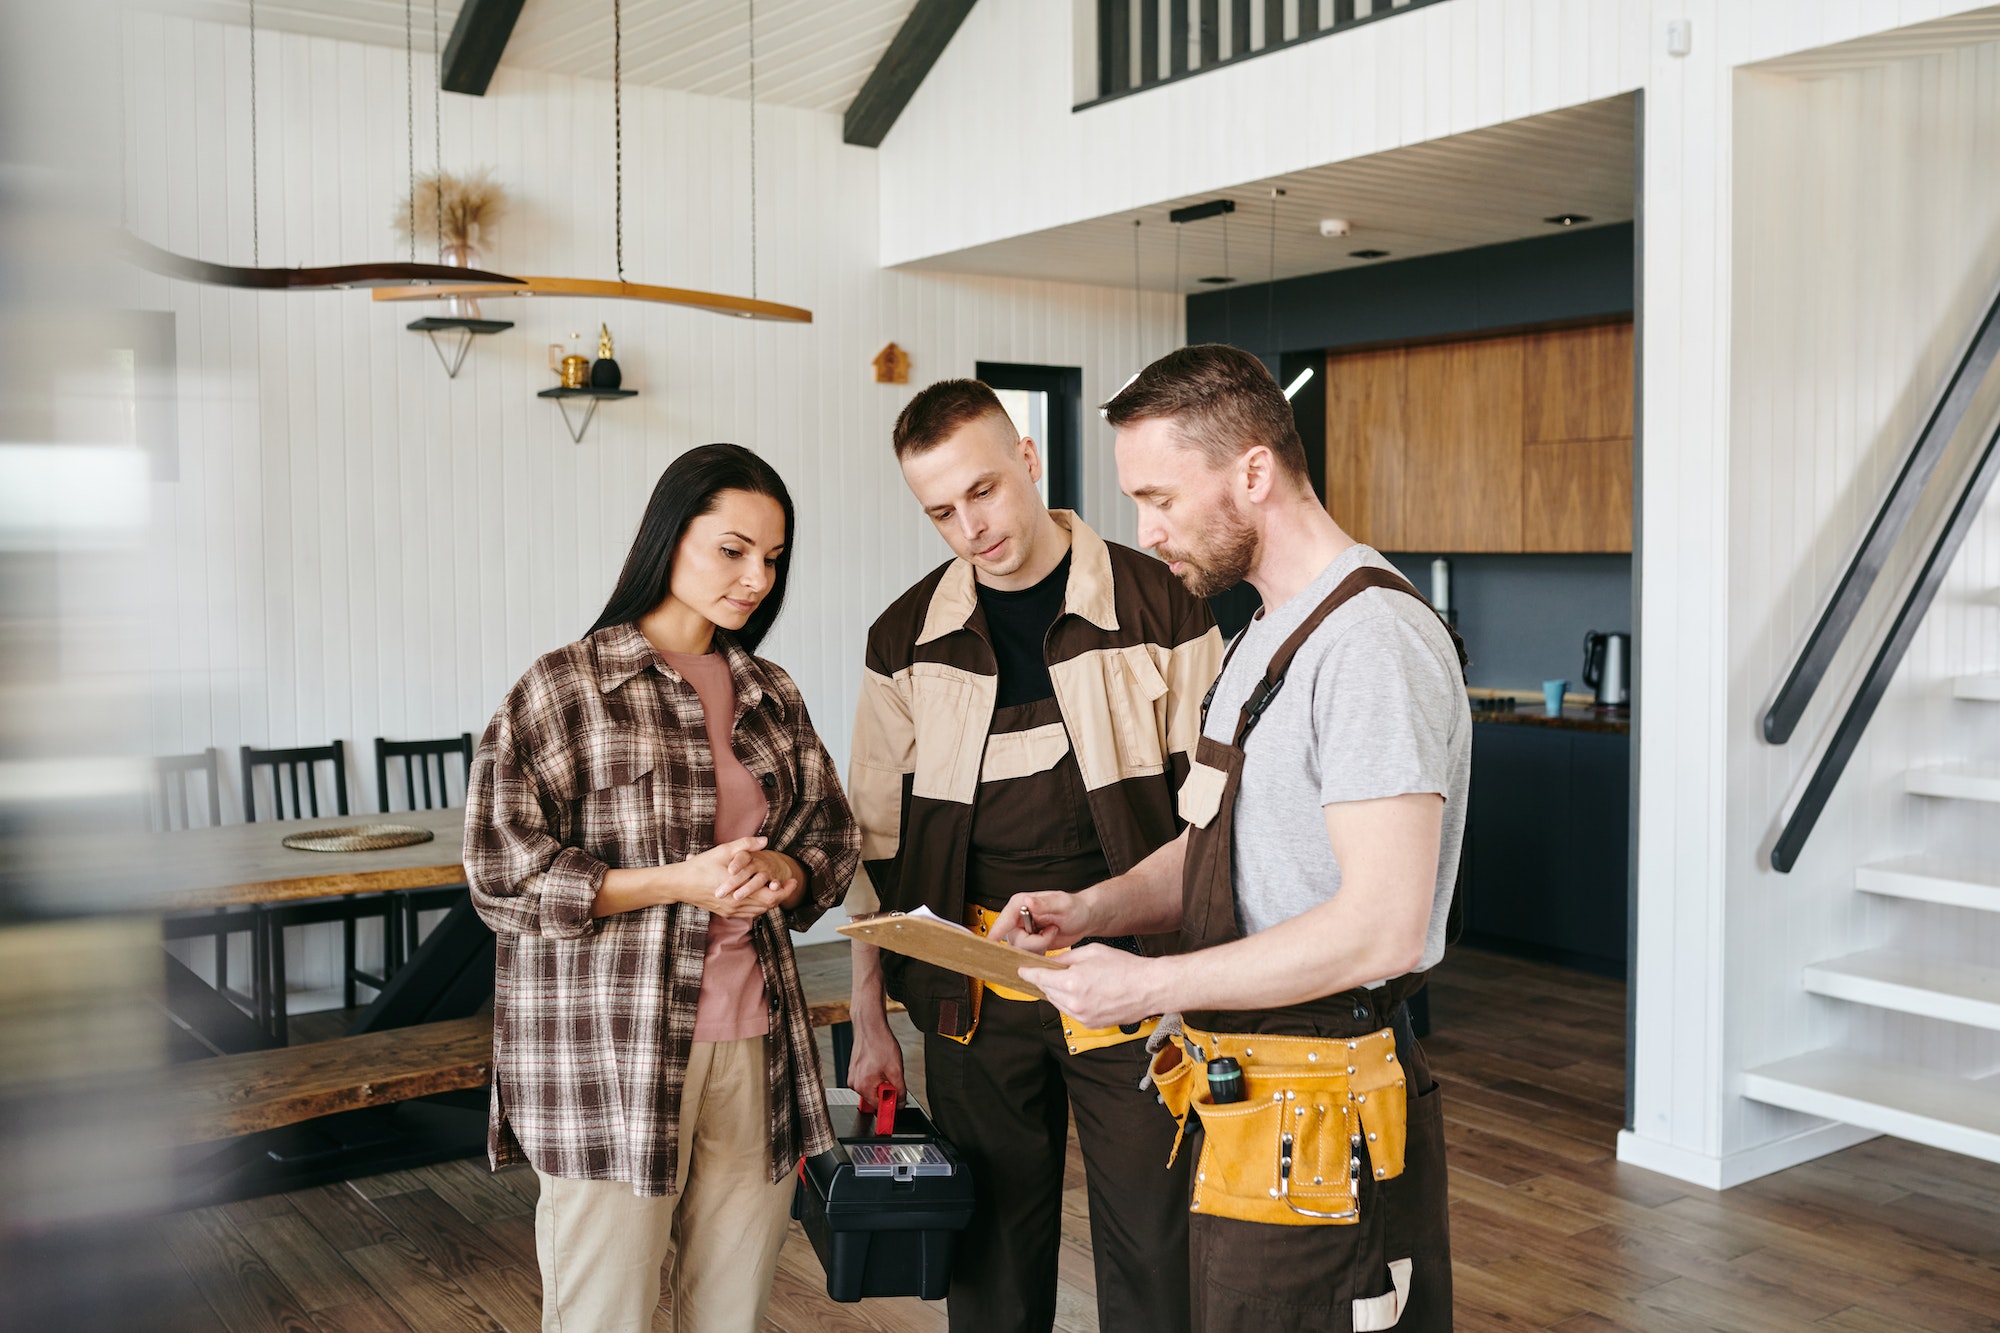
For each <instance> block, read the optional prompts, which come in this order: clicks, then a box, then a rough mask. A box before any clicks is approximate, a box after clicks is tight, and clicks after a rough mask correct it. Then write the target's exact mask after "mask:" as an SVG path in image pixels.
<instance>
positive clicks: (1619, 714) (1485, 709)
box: [1472, 698, 1632, 736]
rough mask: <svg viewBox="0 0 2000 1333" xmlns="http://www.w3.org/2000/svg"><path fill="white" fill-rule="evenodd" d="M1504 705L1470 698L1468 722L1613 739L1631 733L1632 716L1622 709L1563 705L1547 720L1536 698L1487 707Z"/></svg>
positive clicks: (1546, 715) (1501, 701) (1489, 700)
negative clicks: (1559, 712)
mask: <svg viewBox="0 0 2000 1333" xmlns="http://www.w3.org/2000/svg"><path fill="white" fill-rule="evenodd" d="M1505 702H1506V701H1505V700H1504V699H1500V700H1495V699H1481V698H1475V699H1473V701H1472V720H1473V721H1474V722H1494V723H1500V724H1503V725H1507V726H1519V727H1552V728H1559V729H1561V730H1563V731H1598V732H1605V733H1608V734H1610V735H1614V736H1629V735H1631V734H1632V714H1631V713H1630V712H1629V711H1626V710H1624V709H1617V710H1613V709H1608V708H1593V707H1592V706H1590V705H1589V704H1565V705H1563V710H1562V716H1561V717H1550V716H1549V715H1548V714H1547V712H1545V711H1544V709H1543V706H1542V701H1541V700H1540V699H1539V698H1537V699H1535V700H1533V701H1532V702H1530V701H1529V700H1527V699H1518V700H1517V701H1516V703H1515V705H1514V707H1512V708H1506V707H1497V708H1496V707H1489V706H1487V705H1491V704H1496V703H1498V704H1504V703H1505Z"/></svg>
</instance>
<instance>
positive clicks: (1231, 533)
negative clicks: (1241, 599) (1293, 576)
mask: <svg viewBox="0 0 2000 1333" xmlns="http://www.w3.org/2000/svg"><path fill="white" fill-rule="evenodd" d="M1256 555H1257V529H1256V528H1255V527H1253V526H1252V525H1251V523H1250V520H1249V519H1247V518H1245V517H1244V516H1243V511H1242V510H1241V509H1239V508H1238V507H1237V505H1236V501H1235V499H1234V497H1232V498H1231V499H1230V501H1229V505H1228V508H1226V509H1224V510H1223V511H1221V512H1220V513H1218V514H1217V515H1216V519H1215V522H1214V524H1213V525H1212V526H1211V527H1210V529H1209V530H1208V531H1207V532H1204V533H1203V534H1201V537H1200V539H1199V545H1196V546H1194V547H1193V548H1192V549H1190V550H1188V551H1186V552H1181V551H1172V550H1167V549H1165V548H1162V549H1161V551H1160V556H1161V558H1162V559H1166V560H1171V561H1175V562H1177V563H1178V564H1179V565H1180V566H1181V573H1180V579H1181V584H1182V586H1184V587H1185V588H1186V589H1187V590H1188V591H1189V592H1191V593H1193V594H1194V595H1195V596H1196V597H1213V596H1215V595H1216V594H1217V593H1219V592H1227V591H1228V590H1229V589H1231V588H1233V587H1235V586H1236V585H1237V584H1239V583H1241V582H1243V580H1244V578H1245V577H1246V576H1248V575H1249V573H1250V564H1251V562H1252V561H1253V560H1254V559H1255V558H1256Z"/></svg>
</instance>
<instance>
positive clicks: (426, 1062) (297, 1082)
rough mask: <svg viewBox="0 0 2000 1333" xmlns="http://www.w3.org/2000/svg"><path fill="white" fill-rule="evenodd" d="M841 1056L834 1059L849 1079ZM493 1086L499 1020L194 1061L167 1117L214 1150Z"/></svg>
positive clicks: (835, 1008)
mask: <svg viewBox="0 0 2000 1333" xmlns="http://www.w3.org/2000/svg"><path fill="white" fill-rule="evenodd" d="M889 1007H890V1009H891V1010H892V1011H900V1010H901V1009H902V1007H903V1006H902V1005H900V1004H897V1003H895V1002H894V1001H891V1002H890V1005H889ZM807 1012H808V1013H809V1014H810V1015H811V1017H812V1025H813V1026H814V1027H816V1028H819V1027H830V1028H834V1029H835V1032H836V1037H835V1044H836V1047H844V1046H845V1043H844V1042H842V1041H841V1040H840V1030H841V1029H843V1028H844V1027H845V1026H846V1024H847V1022H848V1012H847V1001H845V1000H826V1001H822V1002H821V1003H819V1004H815V1005H812V1006H810V1007H809V1009H808V1011H807ZM843 1055H844V1050H839V1051H837V1052H836V1063H837V1065H839V1066H841V1071H842V1072H843V1073H844V1067H845V1064H846V1061H845V1060H844V1059H843V1058H841V1057H842V1056H843ZM829 1072H830V1073H831V1072H833V1071H829ZM492 1077H493V1018H492V1016H491V1015H489V1014H480V1015H477V1016H475V1017H472V1018H460V1019H454V1020H452V1021H450V1022H444V1023H420V1024H418V1025H416V1026H414V1027H405V1028H390V1029H388V1030H386V1031H383V1032H370V1033H367V1034H365V1035H363V1036H359V1037H337V1038H335V1039H333V1040H331V1041H317V1042H310V1043H308V1044H306V1045H303V1046H281V1047H278V1048H276V1049H273V1050H266V1051H246V1052H243V1053H242V1054H239V1055H219V1056H215V1057H213V1058H211V1059H206V1060H191V1061H188V1062H187V1063H185V1064H179V1065H175V1066H174V1067H173V1069H172V1070H171V1072H170V1073H169V1074H168V1077H167V1086H166V1103H167V1106H166V1109H167V1115H168V1123H169V1124H171V1125H172V1126H173V1135H174V1141H175V1142H176V1143H183V1144H193V1143H210V1142H214V1141H216V1140H219V1139H230V1138H235V1137H236V1136H238V1135H240V1134H253V1133H256V1132H257V1131H258V1130H264V1129H276V1128H278V1127H279V1126H281V1125H295V1124H297V1123H299V1122H300V1121H302V1120H310V1119H312V1118H314V1117H315V1116H322V1115H330V1114H332V1113H334V1112H336V1111H356V1110H360V1109H361V1108H362V1107H366V1106H384V1105H387V1104H388V1103H390V1102H400V1101H407V1100H408V1099H410V1098H412V1097H428V1096H431V1095H432V1094H434V1093H440V1092H454V1091H458V1090H460V1089H464V1088H483V1087H485V1086H486V1085H487V1083H488V1082H489V1081H490V1080H491V1079H492ZM835 1081H836V1082H838V1081H839V1080H838V1078H837V1077H836V1079H835Z"/></svg>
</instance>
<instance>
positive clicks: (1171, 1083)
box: [1152, 1028, 1408, 1226]
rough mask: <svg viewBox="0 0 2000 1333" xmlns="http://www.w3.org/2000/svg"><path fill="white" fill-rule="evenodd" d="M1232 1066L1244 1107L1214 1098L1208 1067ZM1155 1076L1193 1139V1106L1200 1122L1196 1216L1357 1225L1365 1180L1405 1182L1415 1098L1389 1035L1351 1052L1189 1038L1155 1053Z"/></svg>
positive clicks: (1337, 1047) (1305, 1042) (1252, 1039)
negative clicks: (1368, 1175) (1220, 1061)
mask: <svg viewBox="0 0 2000 1333" xmlns="http://www.w3.org/2000/svg"><path fill="white" fill-rule="evenodd" d="M1223 1055H1227V1056H1233V1057H1235V1059H1236V1061H1237V1063H1238V1064H1239V1065H1241V1066H1242V1068H1243V1087H1244V1094H1245V1095H1244V1099H1243V1100H1242V1101H1239V1102H1225V1103H1220V1104H1218V1103H1217V1102H1215V1101H1214V1100H1212V1099H1211V1098H1210V1096H1209V1087H1208V1064H1207V1062H1208V1061H1209V1060H1212V1059H1214V1058H1216V1057H1217V1056H1223ZM1152 1076H1153V1083H1154V1084H1155V1085H1156V1086H1157V1087H1158V1088H1159V1092H1160V1100H1161V1101H1163V1102H1164V1103H1166V1107H1167V1110H1168V1111H1170V1112H1171V1113H1172V1114H1173V1117H1174V1119H1175V1120H1177V1121H1178V1122H1180V1126H1181V1129H1182V1131H1183V1132H1185V1131H1186V1129H1187V1114H1188V1109H1189V1108H1190V1107H1192V1108H1193V1109H1194V1111H1195V1114H1197V1115H1199V1116H1200V1117H1201V1127H1202V1144H1201V1160H1200V1161H1199V1162H1197V1163H1196V1164H1195V1185H1194V1201H1193V1203H1192V1204H1191V1205H1190V1208H1191V1210H1192V1211H1194V1212H1198V1213H1207V1214H1210V1215H1213V1216H1217V1217H1233V1218H1236V1219H1238V1220H1240V1221H1244V1222H1269V1223H1276V1224H1278V1225H1281V1226H1327V1225H1334V1224H1342V1223H1351V1222H1355V1221H1358V1220H1359V1219H1360V1216H1361V1212H1360V1206H1359V1197H1358V1196H1359V1190H1360V1181H1361V1172H1362V1171H1363V1170H1370V1171H1372V1172H1373V1173H1374V1176H1375V1178H1376V1179H1377V1180H1388V1179H1391V1178H1393V1177H1395V1176H1400V1175H1401V1174H1403V1147H1404V1141H1405V1137H1406V1133H1407V1125H1406V1123H1405V1114H1406V1111H1407V1108H1408V1093H1407V1088H1406V1086H1405V1083H1406V1080H1405V1077H1404V1073H1403V1066H1402V1064H1401V1063H1400V1062H1398V1061H1397V1059H1396V1036H1395V1033H1394V1032H1393V1031H1392V1030H1390V1029H1388V1028H1384V1029H1382V1030H1381V1031H1380V1032H1371V1033H1369V1034H1368V1035H1367V1036H1365V1037H1355V1038H1353V1039H1352V1040H1345V1041H1343V1040H1335V1039H1332V1038H1326V1037H1276V1036H1270V1035H1268V1034H1262V1033H1258V1034H1243V1035H1237V1034H1233V1033H1210V1032H1200V1031H1197V1030H1195V1029H1193V1028H1189V1029H1187V1030H1186V1032H1185V1035H1184V1036H1177V1037H1174V1038H1172V1039H1171V1041H1170V1042H1169V1044H1167V1045H1164V1046H1162V1047H1161V1048H1160V1049H1159V1050H1158V1051H1157V1052H1155V1053H1154V1056H1153V1064H1152ZM1179 1153H1180V1136H1179V1135H1176V1136H1175V1138H1174V1155H1175V1156H1178V1155H1179ZM1172 1160H1173V1159H1172V1157H1169V1159H1168V1161H1169V1164H1171V1162H1172ZM1364 1162H1365V1165H1364Z"/></svg>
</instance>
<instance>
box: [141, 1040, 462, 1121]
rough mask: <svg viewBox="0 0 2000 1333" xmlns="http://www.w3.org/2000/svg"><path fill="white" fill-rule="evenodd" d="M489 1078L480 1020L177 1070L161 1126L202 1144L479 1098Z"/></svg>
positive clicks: (212, 1061)
mask: <svg viewBox="0 0 2000 1333" xmlns="http://www.w3.org/2000/svg"><path fill="white" fill-rule="evenodd" d="M492 1076H493V1019H492V1017H491V1015H487V1014H480V1015H477V1016H475V1017H472V1018H459V1019H453V1020H451V1021H450V1022H445V1023H421V1024H418V1025H417V1026H415V1027H407V1028H391V1029H389V1030H388V1031H385V1032H370V1033H367V1034H365V1035H363V1036H359V1037H339V1038H336V1039H334V1040H333V1041H316V1042H310V1043H307V1044H306V1045H303V1046H280V1047H277V1048H276V1049H273V1050H268V1051H246V1052H244V1053H242V1054H240V1055H218V1056H215V1057H214V1058H212V1059H208V1060H190V1061H188V1062H187V1063H185V1064H179V1065H175V1066H174V1067H173V1069H172V1070H171V1071H170V1073H169V1074H168V1077H167V1088H166V1102H167V1113H168V1117H169V1121H168V1123H170V1124H171V1125H172V1126H173V1135H174V1140H175V1142H177V1143H209V1142H213V1141H215V1140H217V1139H230V1138H235V1137H236V1136H237V1135H239V1134H254V1133H256V1132H257V1131H258V1130H262V1129H276V1128H278V1127H279V1126H281V1125H295V1124H297V1123H299V1122H300V1121H302V1120H310V1119H312V1118H313V1117H315V1116H322V1115H331V1114H332V1113H334V1112H336V1111H357V1110H360V1109H361V1108H362V1107H364V1106H384V1105H387V1104H388V1103H390V1102H400V1101H407V1100H408V1099H409V1098H411V1097H428V1096H430V1095H431V1094H433V1093H439V1092H453V1091H456V1090H458V1089H461V1088H480V1087H484V1086H486V1084H487V1082H488V1081H489V1080H490V1079H491V1078H492Z"/></svg>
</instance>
